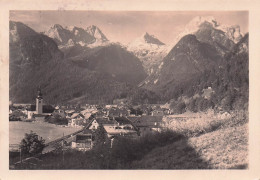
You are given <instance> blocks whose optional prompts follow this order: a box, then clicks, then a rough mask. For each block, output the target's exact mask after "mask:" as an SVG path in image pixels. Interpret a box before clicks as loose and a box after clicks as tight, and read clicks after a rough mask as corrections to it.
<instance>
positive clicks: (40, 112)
mask: <svg viewBox="0 0 260 180" xmlns="http://www.w3.org/2000/svg"><path fill="white" fill-rule="evenodd" d="M53 111H54V108H53V107H52V106H51V105H44V104H43V97H42V93H41V90H40V89H39V90H38V95H37V97H36V104H35V105H33V104H31V105H30V106H29V107H28V108H27V118H28V119H35V120H36V121H44V119H45V117H46V116H49V115H51V114H52V113H53Z"/></svg>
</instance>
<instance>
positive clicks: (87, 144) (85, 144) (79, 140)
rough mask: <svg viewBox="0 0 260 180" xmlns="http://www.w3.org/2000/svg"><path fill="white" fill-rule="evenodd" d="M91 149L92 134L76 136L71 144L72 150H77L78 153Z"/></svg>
mask: <svg viewBox="0 0 260 180" xmlns="http://www.w3.org/2000/svg"><path fill="white" fill-rule="evenodd" d="M92 147H93V137H92V133H85V134H77V135H76V137H75V140H73V141H72V143H71V148H72V149H77V150H80V151H87V150H90V149H92Z"/></svg>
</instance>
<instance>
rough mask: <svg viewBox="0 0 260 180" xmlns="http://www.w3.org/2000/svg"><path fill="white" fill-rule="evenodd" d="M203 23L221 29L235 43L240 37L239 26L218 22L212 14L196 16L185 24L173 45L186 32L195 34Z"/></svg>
mask: <svg viewBox="0 0 260 180" xmlns="http://www.w3.org/2000/svg"><path fill="white" fill-rule="evenodd" d="M204 23H207V24H209V25H211V26H212V28H215V29H218V30H221V31H223V32H224V33H225V34H226V35H227V37H228V38H229V39H230V40H232V41H234V42H235V43H237V42H238V41H239V40H240V39H241V38H242V34H241V32H240V27H239V26H238V25H233V26H230V25H223V24H220V23H219V22H217V20H216V19H215V18H214V17H213V16H205V17H204V16H197V17H195V18H193V19H192V20H191V21H190V22H189V23H188V24H187V25H186V26H185V29H184V31H183V32H181V33H180V34H179V35H178V36H177V38H176V41H175V42H174V43H173V45H175V44H176V43H177V42H178V41H179V40H180V39H181V38H182V37H183V36H185V35H187V34H195V33H196V32H197V31H198V30H199V29H200V28H201V25H203V24H204Z"/></svg>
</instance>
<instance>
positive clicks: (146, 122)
mask: <svg viewBox="0 0 260 180" xmlns="http://www.w3.org/2000/svg"><path fill="white" fill-rule="evenodd" d="M130 119H131V121H132V123H133V124H134V125H135V126H137V127H138V126H139V127H142V126H143V127H151V128H152V127H160V126H161V124H162V123H163V121H162V117H161V116H141V117H131V118H130Z"/></svg>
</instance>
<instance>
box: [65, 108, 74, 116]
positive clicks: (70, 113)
mask: <svg viewBox="0 0 260 180" xmlns="http://www.w3.org/2000/svg"><path fill="white" fill-rule="evenodd" d="M65 113H66V118H70V117H71V116H72V114H73V113H75V110H74V109H70V110H66V111H65Z"/></svg>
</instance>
